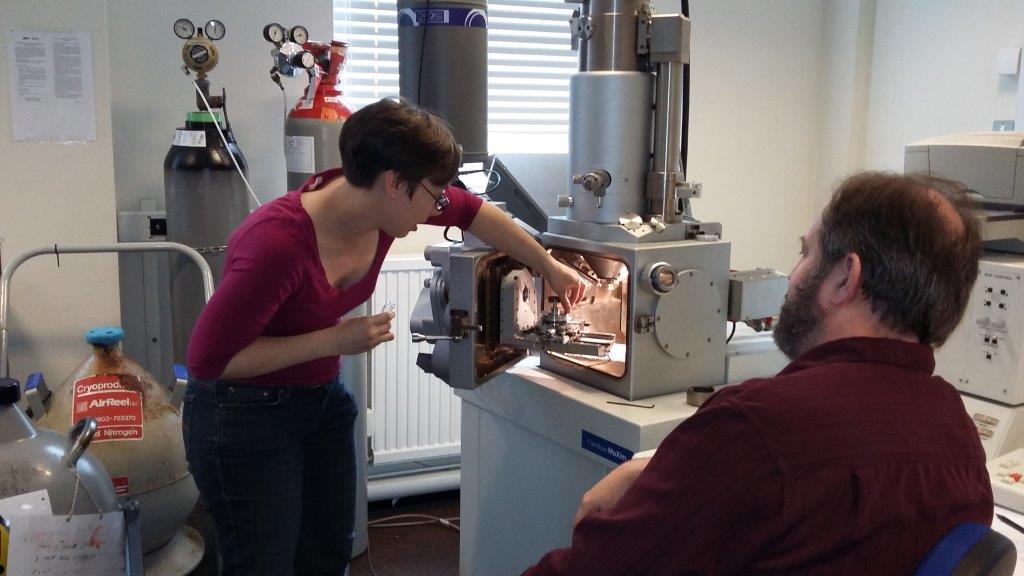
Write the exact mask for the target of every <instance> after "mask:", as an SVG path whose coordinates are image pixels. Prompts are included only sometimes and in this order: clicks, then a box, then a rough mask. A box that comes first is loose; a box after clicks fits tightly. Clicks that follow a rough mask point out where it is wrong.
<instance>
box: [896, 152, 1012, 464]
mask: <svg viewBox="0 0 1024 576" xmlns="http://www.w3.org/2000/svg"><path fill="white" fill-rule="evenodd" d="M904 169H905V171H906V172H908V173H909V172H925V173H929V174H933V175H936V176H941V177H945V178H950V179H952V180H956V181H958V182H961V183H963V184H964V185H965V186H966V187H967V188H968V189H969V190H970V191H971V192H973V193H975V194H977V196H978V198H979V200H980V202H981V204H982V206H983V207H984V220H983V224H982V235H983V238H984V241H985V249H986V252H985V254H984V256H983V257H982V258H981V260H980V262H979V266H978V280H977V282H976V283H975V285H974V289H973V291H972V292H971V296H970V301H969V303H968V305H967V310H966V311H965V312H964V317H963V320H961V322H960V325H959V326H957V328H956V330H954V331H953V333H952V334H951V335H950V337H949V339H948V340H947V341H946V343H945V344H944V345H943V346H942V347H941V348H939V349H938V350H937V351H936V354H935V373H936V374H938V375H940V376H942V377H944V378H945V379H946V380H948V381H949V382H951V383H952V384H953V385H954V386H956V388H957V389H958V390H960V392H961V396H962V398H963V401H964V406H965V407H966V408H967V413H968V414H970V415H971V417H972V418H973V419H974V423H975V425H977V427H978V434H979V436H980V438H981V444H982V446H983V447H984V448H985V454H986V456H987V457H988V458H989V459H990V460H991V459H992V458H995V457H998V456H1001V455H1003V454H1005V453H1007V452H1009V451H1011V450H1013V449H1015V448H1019V447H1022V446H1024V349H1022V345H1024V315H1022V313H1021V312H1022V311H1024V283H1022V277H1024V213H1022V212H1021V207H1022V206H1024V132H991V133H973V134H950V135H945V136H939V137H936V138H930V139H927V140H921V141H918V142H913V143H911V144H908V145H907V146H906V149H905V156H904ZM1018 174H1019V176H1020V177H1019V178H1018Z"/></svg>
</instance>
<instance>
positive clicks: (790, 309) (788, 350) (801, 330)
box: [772, 274, 825, 360]
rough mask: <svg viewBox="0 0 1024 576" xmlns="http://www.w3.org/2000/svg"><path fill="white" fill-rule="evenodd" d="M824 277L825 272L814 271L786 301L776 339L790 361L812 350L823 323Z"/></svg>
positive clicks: (776, 329)
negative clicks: (813, 338)
mask: <svg viewBox="0 0 1024 576" xmlns="http://www.w3.org/2000/svg"><path fill="white" fill-rule="evenodd" d="M824 280H825V278H824V276H823V275H822V276H819V275H818V274H813V275H812V276H811V278H810V279H808V280H807V282H805V283H804V284H803V286H798V287H796V288H795V289H794V290H793V294H792V295H791V296H787V297H786V299H785V301H784V302H783V303H782V310H781V311H779V323H778V324H777V325H776V326H775V330H774V331H773V332H772V338H774V339H775V344H776V345H777V346H778V347H779V350H781V351H782V353H783V354H785V355H786V356H787V357H788V358H789V359H790V360H792V359H794V358H796V357H797V356H799V355H800V354H803V353H804V352H806V351H807V350H808V349H809V344H810V342H809V341H810V339H811V336H812V335H813V334H814V332H815V331H816V330H817V329H818V328H819V327H820V326H821V321H822V318H823V317H824V315H825V311H824V310H822V309H821V306H820V305H819V304H818V288H820V287H821V283H822V282H824Z"/></svg>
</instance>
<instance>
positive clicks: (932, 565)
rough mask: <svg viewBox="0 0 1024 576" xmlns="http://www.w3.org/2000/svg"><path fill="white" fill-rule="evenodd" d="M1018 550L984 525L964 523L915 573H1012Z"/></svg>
mask: <svg viewBox="0 0 1024 576" xmlns="http://www.w3.org/2000/svg"><path fill="white" fill-rule="evenodd" d="M1016 563H1017V549H1016V547H1014V545H1013V542H1011V541H1010V539H1009V538H1007V537H1006V536H1003V535H1002V534H1000V533H999V532H996V531H995V530H993V529H992V528H990V527H988V526H985V525H983V524H975V523H967V524H961V525H959V526H957V527H956V528H954V529H953V530H951V531H950V532H949V533H948V534H946V536H945V537H943V538H942V540H941V541H939V543H938V544H937V545H936V546H935V548H932V551H931V552H929V553H928V556H926V557H925V559H924V561H923V562H921V565H920V566H919V567H918V569H917V572H915V573H914V576H1010V575H1012V574H1013V570H1014V568H1015V567H1016Z"/></svg>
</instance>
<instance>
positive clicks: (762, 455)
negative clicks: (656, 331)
mask: <svg viewBox="0 0 1024 576" xmlns="http://www.w3.org/2000/svg"><path fill="white" fill-rule="evenodd" d="M934 367H935V361H934V357H933V353H932V349H931V348H930V347H928V346H923V345H920V344H913V343H907V342H902V341H896V340H888V339H875V338H851V339H845V340H838V341H833V342H829V343H826V344H824V345H822V346H819V347H817V348H815V349H813V350H811V351H809V352H808V353H806V354H804V355H803V356H801V357H799V358H798V359H796V360H795V361H793V362H792V363H791V364H790V365H789V366H787V367H786V368H785V369H784V370H783V371H782V372H781V373H780V374H779V375H778V376H776V377H774V378H769V379H758V380H751V381H748V382H745V383H743V384H741V385H738V386H734V387H728V388H725V389H722V390H720V391H719V392H718V393H716V394H715V395H714V396H713V397H712V398H711V399H710V400H709V401H708V402H707V403H706V404H705V405H704V406H703V407H701V409H700V410H698V411H697V413H696V414H695V415H694V416H693V417H692V418H690V419H688V420H686V421H685V422H683V423H682V424H681V425H679V426H678V427H677V428H676V429H675V430H674V431H673V432H672V433H671V434H670V435H669V436H668V437H667V438H666V439H665V440H664V442H663V443H662V444H661V446H660V447H659V448H658V451H657V453H656V454H655V456H654V458H652V459H651V461H650V463H649V464H648V466H647V468H646V469H645V470H644V471H643V473H642V474H641V475H640V477H639V478H638V479H637V480H636V482H635V484H634V485H633V486H632V487H631V488H630V490H628V491H627V492H626V494H625V495H624V496H623V497H622V499H621V500H620V501H619V503H618V504H617V505H616V506H615V507H613V508H612V509H610V510H609V511H607V512H603V513H595V514H592V515H590V516H588V517H587V518H585V519H584V520H582V521H581V522H580V524H579V525H578V526H577V528H576V530H575V532H574V533H573V538H572V547H571V548H565V549H561V550H555V551H553V552H550V553H549V554H547V555H546V556H544V557H543V558H542V559H541V560H540V562H539V563H538V564H537V565H536V566H534V567H532V568H530V569H528V570H527V571H526V574H528V575H530V576H539V575H552V574H580V575H583V574H586V575H588V576H597V575H606V574H607V575H612V574H622V575H626V574H628V575H637V574H645V575H672V576H678V575H682V574H787V575H802V574H822V575H824V574H828V575H845V574H849V575H857V576H862V575H867V574H871V575H885V574H894V575H897V574H898V575H901V576H906V575H909V574H912V573H913V572H914V570H915V569H916V567H917V565H918V564H919V563H920V562H921V560H923V559H924V557H925V556H926V555H927V553H928V552H929V551H930V550H931V549H932V547H934V545H935V544H936V543H938V541H939V540H940V539H941V538H942V536H943V535H945V534H946V533H947V532H949V531H950V530H951V529H952V528H953V527H954V526H956V525H958V524H960V523H963V522H978V523H981V524H985V525H988V524H989V523H990V522H991V519H992V489H991V485H990V483H989V477H988V473H987V471H986V469H985V453H984V451H983V450H982V447H981V442H980V440H979V438H978V431H977V429H976V428H975V426H974V423H973V422H972V420H971V417H970V416H968V415H967V413H966V411H965V409H964V406H963V403H962V402H961V400H960V397H959V396H958V394H957V391H956V390H955V389H954V388H953V387H952V386H951V385H950V384H949V383H947V382H946V381H944V380H942V379H941V378H939V377H937V376H933V375H932V370H933V369H934Z"/></svg>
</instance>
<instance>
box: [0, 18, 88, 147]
mask: <svg viewBox="0 0 1024 576" xmlns="http://www.w3.org/2000/svg"><path fill="white" fill-rule="evenodd" d="M7 58H8V64H9V74H10V81H9V82H8V84H9V86H10V93H11V134H12V137H13V138H14V140H15V141H23V140H35V141H43V142H60V143H64V144H69V143H74V142H94V141H95V140H96V110H95V107H94V101H93V68H92V37H91V36H90V35H89V33H88V32H70V33H62V32H39V31H32V30H8V31H7Z"/></svg>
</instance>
